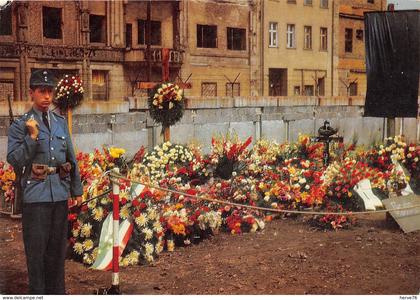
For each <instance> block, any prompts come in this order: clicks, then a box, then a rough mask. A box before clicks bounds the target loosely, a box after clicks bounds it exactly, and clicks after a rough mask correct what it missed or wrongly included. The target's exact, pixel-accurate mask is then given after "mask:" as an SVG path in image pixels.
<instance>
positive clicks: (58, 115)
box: [51, 111, 64, 120]
mask: <svg viewBox="0 0 420 300" xmlns="http://www.w3.org/2000/svg"><path fill="white" fill-rule="evenodd" d="M51 113H53V114H54V116H55V117H59V118H61V119H63V120H64V117H63V116H62V115H60V114H57V113H56V112H54V111H51Z"/></svg>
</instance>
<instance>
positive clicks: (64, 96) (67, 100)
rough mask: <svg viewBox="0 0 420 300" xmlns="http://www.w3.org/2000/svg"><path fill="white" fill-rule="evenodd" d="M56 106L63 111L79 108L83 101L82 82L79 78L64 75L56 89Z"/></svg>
mask: <svg viewBox="0 0 420 300" xmlns="http://www.w3.org/2000/svg"><path fill="white" fill-rule="evenodd" d="M55 90H56V93H55V99H54V104H55V105H56V106H57V107H58V108H59V109H60V110H61V111H62V112H65V111H67V110H68V109H73V108H75V107H77V106H79V105H80V104H81V103H82V100H83V93H84V92H85V91H84V89H83V84H82V80H81V79H80V77H79V76H70V75H64V77H63V79H61V80H60V81H59V82H58V83H57V86H56V88H55Z"/></svg>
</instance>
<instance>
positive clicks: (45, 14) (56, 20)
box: [42, 6, 62, 39]
mask: <svg viewBox="0 0 420 300" xmlns="http://www.w3.org/2000/svg"><path fill="white" fill-rule="evenodd" d="M42 25H43V32H44V37H46V38H49V39H61V38H62V32H61V8H55V7H46V6H43V7H42Z"/></svg>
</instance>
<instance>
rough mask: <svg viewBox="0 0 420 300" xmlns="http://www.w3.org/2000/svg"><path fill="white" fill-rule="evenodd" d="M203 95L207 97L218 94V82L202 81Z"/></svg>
mask: <svg viewBox="0 0 420 300" xmlns="http://www.w3.org/2000/svg"><path fill="white" fill-rule="evenodd" d="M201 96H206V97H211V96H214V97H215V96H217V83H216V82H202V83H201Z"/></svg>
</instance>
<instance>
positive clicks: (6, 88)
mask: <svg viewBox="0 0 420 300" xmlns="http://www.w3.org/2000/svg"><path fill="white" fill-rule="evenodd" d="M14 87H15V86H14V83H13V81H10V80H2V79H0V101H7V99H8V97H9V95H10V100H12V101H13V99H14V92H13V91H14Z"/></svg>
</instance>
